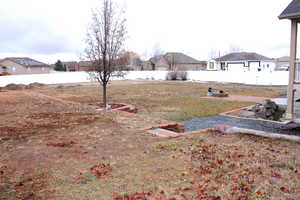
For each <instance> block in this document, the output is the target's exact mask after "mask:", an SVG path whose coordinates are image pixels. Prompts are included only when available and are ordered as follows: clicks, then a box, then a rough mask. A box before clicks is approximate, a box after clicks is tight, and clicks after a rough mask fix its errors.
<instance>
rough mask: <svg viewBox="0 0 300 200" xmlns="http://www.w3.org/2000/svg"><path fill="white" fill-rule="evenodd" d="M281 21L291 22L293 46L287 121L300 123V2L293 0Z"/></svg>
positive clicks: (291, 49)
mask: <svg viewBox="0 0 300 200" xmlns="http://www.w3.org/2000/svg"><path fill="white" fill-rule="evenodd" d="M279 19H289V20H290V21H291V43H290V44H291V45H290V59H289V85H288V99H287V104H288V105H287V111H286V119H288V120H291V121H294V122H298V123H300V63H299V62H297V57H296V56H297V39H298V23H299V22H300V0H293V1H292V2H291V3H290V4H289V5H288V7H287V8H286V9H285V10H284V11H283V12H282V13H281V14H280V16H279Z"/></svg>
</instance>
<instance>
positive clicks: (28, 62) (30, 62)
mask: <svg viewBox="0 0 300 200" xmlns="http://www.w3.org/2000/svg"><path fill="white" fill-rule="evenodd" d="M4 60H10V61H13V62H15V63H17V64H20V65H23V66H30V67H41V66H43V67H44V66H48V65H47V64H45V63H43V62H40V61H37V60H34V59H32V58H27V57H8V58H5V59H3V60H1V62H2V61H4Z"/></svg>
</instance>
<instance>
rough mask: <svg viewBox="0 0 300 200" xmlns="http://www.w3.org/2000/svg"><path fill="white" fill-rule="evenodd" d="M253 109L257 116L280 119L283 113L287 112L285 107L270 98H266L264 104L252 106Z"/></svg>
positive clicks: (274, 119)
mask: <svg viewBox="0 0 300 200" xmlns="http://www.w3.org/2000/svg"><path fill="white" fill-rule="evenodd" d="M252 111H253V112H254V113H255V117H257V118H262V119H267V120H273V121H279V120H280V119H281V118H282V117H283V114H284V113H285V109H284V108H282V107H280V106H278V105H277V104H276V103H275V102H273V101H271V100H270V99H267V100H265V101H264V102H263V103H262V104H257V105H255V106H254V107H253V108H252Z"/></svg>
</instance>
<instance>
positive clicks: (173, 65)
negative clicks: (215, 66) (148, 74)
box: [144, 53, 207, 71]
mask: <svg viewBox="0 0 300 200" xmlns="http://www.w3.org/2000/svg"><path fill="white" fill-rule="evenodd" d="M146 64H147V66H146V67H145V69H144V70H163V71H164V70H170V71H171V70H177V71H196V70H205V69H206V66H207V62H206V61H199V60H196V59H194V58H192V57H190V56H188V55H185V54H183V53H166V54H164V55H160V56H155V57H152V58H150V60H149V61H148V62H147V63H146Z"/></svg>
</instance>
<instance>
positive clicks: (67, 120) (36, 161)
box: [0, 82, 300, 200]
mask: <svg viewBox="0 0 300 200" xmlns="http://www.w3.org/2000/svg"><path fill="white" fill-rule="evenodd" d="M206 87H207V85H202V84H196V83H172V82H167V83H154V84H150V83H148V82H147V83H136V84H129V83H128V84H121V83H113V84H112V85H111V86H110V99H111V100H112V101H114V102H125V103H130V104H133V105H136V106H137V107H138V108H141V110H142V111H141V112H142V113H146V114H152V112H154V114H153V115H155V116H162V117H164V116H166V118H168V119H177V120H181V119H187V118H190V117H192V116H194V115H198V114H199V113H200V115H203V116H205V115H210V114H213V113H217V112H220V111H223V109H224V110H227V109H231V108H233V107H239V106H244V105H245V104H247V103H244V102H226V103H225V102H223V101H216V102H212V104H213V105H214V106H212V107H218V104H221V105H222V106H221V107H218V108H217V109H211V108H212V107H210V105H209V102H206V101H203V102H202V101H197V99H198V97H200V96H203V95H205V88H206ZM218 87H223V88H224V90H225V91H229V93H232V94H238V95H243V94H247V95H250V93H246V92H245V93H243V92H244V90H243V89H240V88H238V87H237V86H235V85H220V86H218ZM230 88H233V89H232V90H230ZM97 90H98V89H97V87H95V86H88V85H86V86H80V87H78V86H76V87H74V86H63V87H57V86H49V87H45V88H43V89H39V90H34V91H32V90H29V91H15V92H0V152H1V154H0V199H1V200H2V199H55V200H67V199H70V200H73V199H78V200H82V199H87V200H90V199H97V200H109V199H111V200H112V199H115V200H121V199H123V200H134V199H139V200H143V199H146V200H147V199H149V200H152V199H161V200H162V199H164V200H171V199H172V200H176V199H186V200H192V199H195V200H198V199H206V200H208V199H209V200H217V199H222V200H223V199H225V200H231V199H233V200H235V199H236V200H242V199H251V200H252V199H253V200H262V199H275V200H281V199H295V200H296V199H300V174H299V171H300V158H299V153H300V150H299V149H300V148H299V144H296V143H291V142H287V141H279V140H270V139H263V138H259V137H252V136H246V135H242V134H241V135H223V134H220V133H214V132H211V133H201V134H193V135H190V136H187V137H182V138H177V139H166V138H158V137H154V136H152V135H149V134H147V133H146V132H144V131H136V129H138V128H142V127H147V126H149V125H154V124H159V123H162V122H160V121H159V120H158V121H155V120H154V121H151V120H149V119H143V118H137V117H134V116H131V115H126V114H122V113H118V112H107V113H103V112H96V111H95V109H93V108H92V107H89V106H87V105H86V104H85V103H86V102H95V101H97V96H98V93H97ZM251 90H252V88H251ZM253 91H255V89H254V88H253ZM265 91H267V92H266V94H264V93H263V89H262V88H257V93H258V94H259V93H262V94H264V95H263V96H278V95H281V94H282V90H281V89H272V92H271V90H265ZM248 92H249V91H248ZM251 95H253V94H251ZM188 97H190V98H191V99H193V100H191V101H190V100H188ZM183 100H185V101H183ZM194 101H196V102H194ZM205 103H206V104H205ZM190 104H191V105H190ZM198 104H205V106H203V105H198ZM198 106H199V107H198ZM165 107H167V108H165ZM176 107H179V108H177V109H174V108H176ZM199 108H201V109H204V110H205V109H206V110H205V111H201V112H200V111H199V112H198V111H195V112H194V111H193V109H194V110H197V109H199ZM167 109H169V112H167V111H166V110H167ZM185 112H186V113H187V114H186V115H184V116H183V117H181V116H180V115H181V114H182V113H185ZM178 113H180V114H178Z"/></svg>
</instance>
